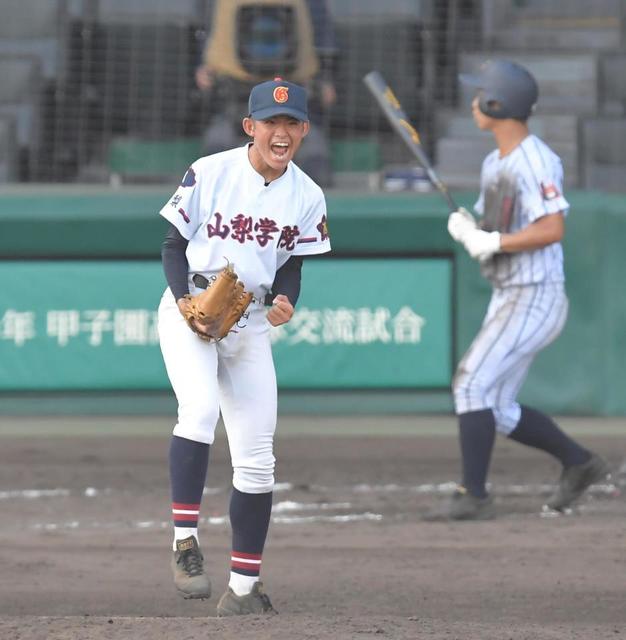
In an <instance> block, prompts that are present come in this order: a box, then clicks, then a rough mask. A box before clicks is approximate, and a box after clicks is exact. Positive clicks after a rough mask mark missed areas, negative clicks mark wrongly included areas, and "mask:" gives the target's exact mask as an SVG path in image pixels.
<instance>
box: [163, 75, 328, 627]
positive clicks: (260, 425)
mask: <svg viewBox="0 0 626 640" xmlns="http://www.w3.org/2000/svg"><path fill="white" fill-rule="evenodd" d="M248 107H249V115H248V116H247V117H245V118H244V119H243V129H244V131H245V133H246V134H247V135H248V136H249V137H250V138H251V139H252V142H251V143H249V144H247V145H246V146H244V147H241V148H235V149H232V150H229V151H225V152H222V153H217V154H214V155H211V156H207V157H204V158H201V159H199V160H197V161H196V162H194V163H193V164H192V166H191V167H190V168H189V170H188V171H187V173H186V174H185V176H184V178H183V181H182V184H181V185H180V187H179V188H178V190H177V191H176V193H175V194H174V195H173V196H172V198H171V200H170V201H169V202H168V203H167V204H166V205H165V206H164V207H163V209H162V210H161V212H160V213H161V215H162V216H163V217H164V218H166V219H167V220H168V221H169V222H170V228H169V231H168V234H167V237H166V240H165V242H164V244H163V250H162V258H163V267H164V271H165V275H166V279H167V283H168V285H169V286H168V288H167V289H166V291H165V293H164V294H163V297H162V299H161V303H160V306H159V337H160V344H161V350H162V353H163V358H164V361H165V366H166V369H167V373H168V376H169V379H170V381H171V384H172V387H173V389H174V392H175V394H176V398H177V401H178V421H177V423H176V425H175V427H174V431H173V437H172V440H171V446H170V452H169V463H170V479H171V494H172V517H173V521H174V545H173V550H174V553H173V559H172V569H173V573H174V582H175V585H176V587H177V589H178V591H179V592H180V594H181V595H183V597H185V598H208V597H209V595H210V591H211V590H210V582H209V579H208V577H207V575H206V574H205V572H204V569H203V555H202V552H201V550H200V546H199V542H198V518H199V514H200V503H201V500H202V494H203V490H204V485H205V479H206V474H207V468H208V459H209V448H210V445H211V444H212V442H213V438H214V431H215V426H216V423H217V421H218V417H219V414H220V412H221V414H222V418H223V421H224V424H225V427H226V432H227V436H228V443H229V448H230V454H231V460H232V467H233V480H232V482H233V490H232V497H231V501H230V522H231V526H232V553H231V562H230V580H229V586H228V589H227V591H226V593H224V595H223V596H222V597H221V599H220V601H219V603H218V605H217V612H218V615H220V616H226V615H241V614H248V613H275V610H274V609H273V607H272V605H271V603H270V600H269V598H268V596H267V594H266V593H264V591H263V588H262V584H261V582H260V581H259V575H260V570H261V558H262V553H263V548H264V544H265V539H266V535H267V531H268V526H269V522H270V513H271V508H272V489H273V486H274V454H273V438H274V431H275V428H276V402H277V392H276V375H275V371H274V364H273V360H272V352H271V345H270V336H269V329H270V325H273V326H277V325H280V324H283V323H285V322H288V321H289V320H290V319H291V317H292V315H293V313H294V306H295V304H296V301H297V299H298V295H299V292H300V269H301V265H302V257H303V256H306V255H312V254H319V253H324V252H327V251H330V241H329V237H328V232H327V225H326V204H325V199H324V195H323V193H322V190H321V189H320V188H319V187H318V185H316V184H315V183H314V182H313V181H312V180H311V179H310V178H309V177H308V176H307V175H306V174H305V173H303V172H302V171H301V170H300V169H299V168H298V167H297V166H296V165H295V164H293V162H292V158H293V156H294V154H295V153H296V151H297V150H298V148H299V146H300V144H301V142H302V140H303V138H304V137H305V136H306V134H307V132H308V129H309V124H308V116H307V98H306V92H305V90H304V89H303V88H302V87H300V86H298V85H295V84H292V83H290V82H285V81H283V80H282V79H280V78H276V79H275V80H271V81H268V82H264V83H261V84H259V85H256V86H255V87H253V89H252V91H251V92H250V97H249V105H248ZM227 262H228V263H230V265H231V266H232V267H233V268H234V270H235V272H236V274H237V275H238V277H239V279H240V280H241V281H242V282H243V284H244V286H245V289H246V290H247V291H249V292H251V293H252V294H253V296H254V298H253V300H252V303H251V304H250V306H249V307H248V309H247V311H246V312H245V313H244V315H243V317H242V318H241V320H240V321H239V322H238V323H237V325H235V326H234V328H233V330H232V331H231V332H230V333H229V334H228V335H227V336H226V337H225V338H224V339H223V340H221V341H218V342H216V341H204V340H202V339H201V338H200V337H199V336H198V335H197V334H196V333H194V332H193V331H192V330H191V329H190V327H189V326H188V324H187V322H186V320H185V318H184V317H183V315H184V313H185V311H186V309H187V306H188V304H189V299H188V298H186V297H185V296H186V295H187V294H190V295H191V296H194V295H197V294H199V293H201V292H202V291H203V290H204V289H206V287H207V286H210V285H211V282H212V281H213V280H214V278H215V276H216V274H217V273H218V272H219V271H220V270H221V269H223V268H224V266H225V265H226V263H227ZM266 300H267V302H268V303H269V304H271V308H270V309H269V311H268V310H267V308H266V306H265V302H266ZM196 328H197V329H199V330H201V329H202V328H201V327H200V326H196Z"/></svg>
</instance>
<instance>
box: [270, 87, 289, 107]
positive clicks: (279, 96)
mask: <svg viewBox="0 0 626 640" xmlns="http://www.w3.org/2000/svg"><path fill="white" fill-rule="evenodd" d="M273 95H274V102H278V104H283V103H285V102H287V100H289V87H283V86H280V87H276V89H274V94H273Z"/></svg>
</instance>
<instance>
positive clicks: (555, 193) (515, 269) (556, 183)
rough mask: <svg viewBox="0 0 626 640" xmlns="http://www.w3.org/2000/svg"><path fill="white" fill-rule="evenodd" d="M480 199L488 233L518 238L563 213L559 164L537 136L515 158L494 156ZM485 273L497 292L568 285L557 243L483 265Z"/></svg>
mask: <svg viewBox="0 0 626 640" xmlns="http://www.w3.org/2000/svg"><path fill="white" fill-rule="evenodd" d="M480 180H481V189H480V197H479V198H478V201H477V203H476V204H475V206H474V208H475V210H476V212H477V213H478V214H480V215H481V216H482V219H483V220H482V227H483V228H484V229H486V230H488V231H500V232H503V233H515V232H516V231H520V230H521V229H523V228H525V227H527V226H528V225H529V224H531V223H533V222H535V220H538V219H539V218H541V217H542V216H544V215H547V214H552V213H558V212H559V211H560V212H562V213H563V214H564V215H567V212H568V209H569V204H568V202H567V200H566V199H565V198H564V197H563V195H562V193H563V166H562V164H561V160H560V158H559V157H558V156H557V155H556V154H555V153H554V152H553V151H552V150H551V149H550V147H548V146H547V145H546V144H545V143H544V142H543V141H542V140H540V139H539V138H538V137H537V136H534V135H529V136H528V137H527V138H525V139H524V141H523V142H522V143H521V144H520V145H518V146H517V147H516V148H515V149H514V150H513V151H512V152H511V153H510V154H508V155H507V156H505V157H504V158H500V155H499V151H498V150H497V149H496V150H494V151H492V152H491V153H490V154H489V155H488V156H487V157H486V158H485V160H484V162H483V166H482V171H481V179H480ZM481 267H482V273H483V275H484V276H485V278H487V279H488V280H489V281H491V283H492V284H493V285H494V286H497V287H507V286H510V285H526V284H536V283H539V282H563V281H564V279H565V277H564V274H563V250H562V248H561V244H560V243H558V242H555V243H553V244H550V245H548V246H547V247H542V248H541V249H535V250H534V251H523V252H520V253H498V254H495V255H494V256H493V257H492V258H491V259H489V260H486V261H485V262H483V263H482V265H481Z"/></svg>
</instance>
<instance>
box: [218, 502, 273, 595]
mask: <svg viewBox="0 0 626 640" xmlns="http://www.w3.org/2000/svg"><path fill="white" fill-rule="evenodd" d="M271 514H272V493H271V492H269V493H243V492H242V491H238V490H237V489H233V493H232V496H231V499H230V523H231V526H232V530H233V550H232V553H231V560H230V581H229V583H228V584H229V586H230V588H231V589H232V590H233V591H234V592H235V593H236V594H237V595H244V594H246V593H250V591H251V590H252V587H253V586H254V583H255V582H257V581H258V580H259V574H260V573H261V557H262V555H263V548H264V546H265V539H266V537H267V530H268V528H269V523H270V516H271Z"/></svg>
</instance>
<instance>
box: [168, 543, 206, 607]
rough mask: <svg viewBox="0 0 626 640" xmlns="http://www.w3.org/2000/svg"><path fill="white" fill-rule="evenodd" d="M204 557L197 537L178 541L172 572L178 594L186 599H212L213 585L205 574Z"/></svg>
mask: <svg viewBox="0 0 626 640" xmlns="http://www.w3.org/2000/svg"><path fill="white" fill-rule="evenodd" d="M203 562H204V557H203V556H202V552H201V551H200V547H199V546H198V541H197V540H196V538H195V536H189V537H188V538H185V539H184V540H177V541H176V551H174V555H173V556H172V572H173V573H174V584H175V585H176V589H178V593H179V594H180V595H181V596H182V597H183V598H185V599H190V598H193V599H200V600H204V599H205V598H208V597H210V595H211V583H210V581H209V578H208V576H207V575H206V574H205V573H204V568H203Z"/></svg>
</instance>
